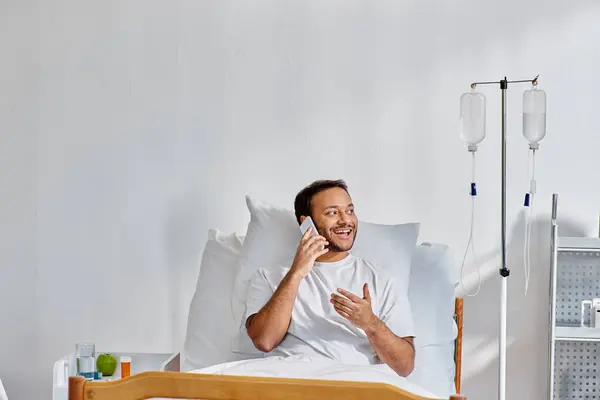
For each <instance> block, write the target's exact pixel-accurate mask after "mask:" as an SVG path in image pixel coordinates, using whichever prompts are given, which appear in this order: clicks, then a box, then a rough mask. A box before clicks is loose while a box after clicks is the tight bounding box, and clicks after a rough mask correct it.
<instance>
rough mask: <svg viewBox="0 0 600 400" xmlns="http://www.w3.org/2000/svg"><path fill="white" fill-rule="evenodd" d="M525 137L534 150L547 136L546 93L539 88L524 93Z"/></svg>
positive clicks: (535, 87)
mask: <svg viewBox="0 0 600 400" xmlns="http://www.w3.org/2000/svg"><path fill="white" fill-rule="evenodd" d="M523 136H524V137H525V139H527V140H528V141H529V145H530V147H531V149H532V150H533V149H537V148H538V142H539V141H540V140H542V139H543V138H544V136H546V92H544V91H543V90H540V89H538V88H537V86H534V87H533V88H531V89H530V90H526V91H525V92H523Z"/></svg>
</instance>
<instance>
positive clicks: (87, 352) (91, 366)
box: [75, 343, 96, 381]
mask: <svg viewBox="0 0 600 400" xmlns="http://www.w3.org/2000/svg"><path fill="white" fill-rule="evenodd" d="M75 349H76V351H75V353H76V357H77V375H79V376H83V377H84V378H85V379H86V380H89V381H91V380H94V373H95V372H96V345H95V344H94V343H77V344H76V345H75Z"/></svg>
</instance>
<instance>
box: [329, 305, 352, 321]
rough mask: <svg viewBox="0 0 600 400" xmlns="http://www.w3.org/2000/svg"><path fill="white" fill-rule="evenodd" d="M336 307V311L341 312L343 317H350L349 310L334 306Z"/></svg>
mask: <svg viewBox="0 0 600 400" xmlns="http://www.w3.org/2000/svg"><path fill="white" fill-rule="evenodd" d="M333 308H334V309H335V311H336V312H337V313H338V314H340V315H341V316H342V317H344V318H346V319H350V314H348V313H347V312H345V311H344V310H342V309H340V308H339V307H335V306H334V307H333Z"/></svg>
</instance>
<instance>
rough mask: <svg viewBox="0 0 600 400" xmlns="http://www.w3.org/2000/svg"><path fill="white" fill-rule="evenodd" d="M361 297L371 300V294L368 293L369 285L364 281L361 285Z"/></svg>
mask: <svg viewBox="0 0 600 400" xmlns="http://www.w3.org/2000/svg"><path fill="white" fill-rule="evenodd" d="M363 298H364V299H365V300H367V301H371V294H370V293H369V285H368V284H366V283H365V285H364V286H363Z"/></svg>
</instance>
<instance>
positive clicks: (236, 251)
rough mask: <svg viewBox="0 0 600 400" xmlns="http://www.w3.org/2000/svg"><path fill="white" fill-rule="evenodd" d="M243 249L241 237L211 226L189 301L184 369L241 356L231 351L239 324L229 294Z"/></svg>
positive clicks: (183, 360) (182, 363)
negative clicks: (234, 315) (234, 317)
mask: <svg viewBox="0 0 600 400" xmlns="http://www.w3.org/2000/svg"><path fill="white" fill-rule="evenodd" d="M241 250H242V238H241V237H239V236H237V235H236V234H234V233H232V234H224V233H222V232H221V231H219V230H218V229H211V230H209V232H208V240H207V242H206V245H205V246H204V251H203V253H202V260H201V263H200V273H199V275H198V282H197V284H196V292H195V293H194V297H193V298H192V301H191V303H190V312H189V315H188V324H187V332H186V337H185V343H184V348H183V351H182V359H181V369H182V371H189V370H192V369H198V368H204V367H207V366H210V365H214V364H219V363H223V362H227V361H234V360H238V359H240V356H239V355H236V354H234V353H232V352H231V345H230V340H231V337H232V336H234V335H235V334H236V333H237V324H236V323H235V321H234V319H233V317H232V315H231V308H230V298H231V289H232V287H231V285H232V283H233V278H234V277H235V271H236V268H237V265H238V260H239V257H240V252H241Z"/></svg>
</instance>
